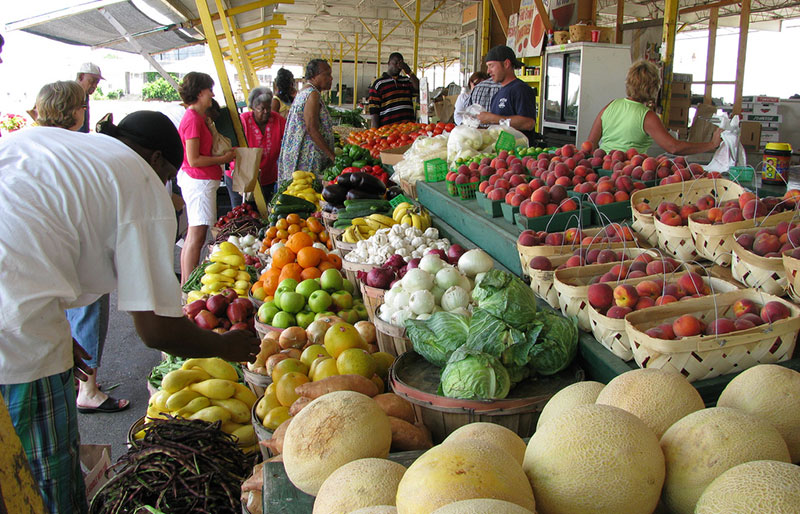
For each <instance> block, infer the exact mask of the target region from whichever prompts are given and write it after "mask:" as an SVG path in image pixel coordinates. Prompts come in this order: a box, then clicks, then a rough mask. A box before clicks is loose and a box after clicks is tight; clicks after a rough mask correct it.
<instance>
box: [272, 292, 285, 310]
mask: <svg viewBox="0 0 800 514" xmlns="http://www.w3.org/2000/svg"><path fill="white" fill-rule="evenodd" d="M283 293H284V291H277V290H276V291H275V295H274V296H273V297H272V303H273V304H274V305H275V307H277V308H278V310H280V308H281V295H282V294H283Z"/></svg>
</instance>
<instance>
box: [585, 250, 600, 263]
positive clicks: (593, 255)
mask: <svg viewBox="0 0 800 514" xmlns="http://www.w3.org/2000/svg"><path fill="white" fill-rule="evenodd" d="M598 255H600V250H599V249H597V248H592V249H591V250H589V251H588V252H587V253H586V263H587V264H595V263H596V262H597V256H598Z"/></svg>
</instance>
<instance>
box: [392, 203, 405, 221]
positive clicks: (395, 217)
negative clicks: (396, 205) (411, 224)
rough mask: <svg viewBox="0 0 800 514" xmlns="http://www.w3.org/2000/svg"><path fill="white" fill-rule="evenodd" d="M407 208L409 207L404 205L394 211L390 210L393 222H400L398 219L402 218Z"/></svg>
mask: <svg viewBox="0 0 800 514" xmlns="http://www.w3.org/2000/svg"><path fill="white" fill-rule="evenodd" d="M408 209H409V208H408V207H404V208H402V209H395V210H394V212H392V219H393V220H394V221H395V222H397V223H400V220H401V219H403V216H405V215H406V213H408Z"/></svg>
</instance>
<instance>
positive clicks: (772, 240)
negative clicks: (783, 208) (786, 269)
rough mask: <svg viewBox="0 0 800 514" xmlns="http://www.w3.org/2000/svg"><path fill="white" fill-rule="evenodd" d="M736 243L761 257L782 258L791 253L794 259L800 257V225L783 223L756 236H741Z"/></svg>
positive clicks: (764, 229) (762, 230)
mask: <svg viewBox="0 0 800 514" xmlns="http://www.w3.org/2000/svg"><path fill="white" fill-rule="evenodd" d="M736 242H737V243H739V245H740V246H741V247H742V248H744V249H745V250H748V251H750V252H753V253H754V254H756V255H759V256H761V257H780V256H781V254H783V253H784V252H787V251H791V256H792V257H794V258H798V257H800V248H798V247H800V224H798V223H790V222H788V221H782V222H780V223H778V224H777V225H776V226H774V227H765V228H762V229H760V230H759V231H758V232H756V233H755V234H739V235H738V236H737V237H736Z"/></svg>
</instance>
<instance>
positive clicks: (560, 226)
mask: <svg viewBox="0 0 800 514" xmlns="http://www.w3.org/2000/svg"><path fill="white" fill-rule="evenodd" d="M591 218H592V215H591V212H589V209H587V208H585V207H583V208H580V209H578V210H575V211H568V212H557V213H555V214H553V215H552V216H547V215H545V216H538V217H536V218H528V217H526V216H523V215H522V214H519V213H517V215H516V220H517V226H518V227H520V228H521V229H522V230H536V231H539V230H546V231H548V232H561V231H563V230H566V229H568V228H572V227H578V226H580V227H588V226H589V223H590V221H591Z"/></svg>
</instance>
